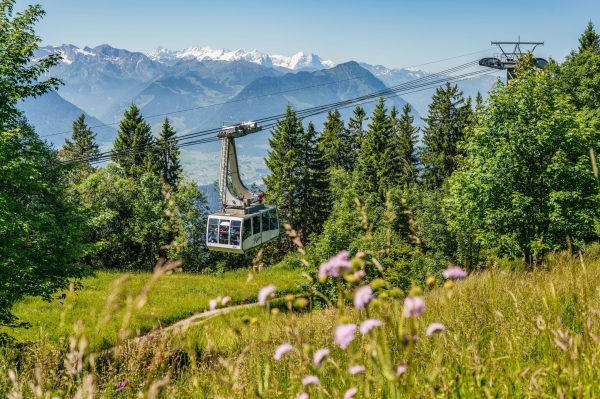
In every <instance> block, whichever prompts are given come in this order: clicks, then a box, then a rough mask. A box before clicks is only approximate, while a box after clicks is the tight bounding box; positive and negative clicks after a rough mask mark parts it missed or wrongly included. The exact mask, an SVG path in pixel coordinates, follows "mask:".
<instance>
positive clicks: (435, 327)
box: [425, 322, 446, 337]
mask: <svg viewBox="0 0 600 399" xmlns="http://www.w3.org/2000/svg"><path fill="white" fill-rule="evenodd" d="M445 330H446V327H444V325H443V324H442V323H438V322H435V323H431V324H430V325H429V326H428V327H427V331H425V335H427V336H428V337H431V336H432V335H433V334H435V333H437V332H442V331H445Z"/></svg>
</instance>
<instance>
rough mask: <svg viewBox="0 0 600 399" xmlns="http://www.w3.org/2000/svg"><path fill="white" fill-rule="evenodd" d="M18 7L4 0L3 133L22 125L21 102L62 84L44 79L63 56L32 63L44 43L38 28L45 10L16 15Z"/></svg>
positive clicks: (0, 49) (0, 28)
mask: <svg viewBox="0 0 600 399" xmlns="http://www.w3.org/2000/svg"><path fill="white" fill-rule="evenodd" d="M14 4H15V1H14V0H0V131H4V130H6V129H9V128H11V127H15V125H16V124H17V123H18V120H19V117H20V112H19V111H18V110H17V102H18V101H19V100H22V99H25V98H27V97H37V96H41V95H42V94H44V93H47V92H48V91H50V90H55V89H57V88H58V86H59V85H60V84H61V81H60V80H59V79H56V78H49V79H43V78H44V76H45V75H46V73H47V72H48V71H49V70H50V68H52V67H53V66H55V65H57V64H58V63H59V62H60V55H59V54H53V55H50V56H48V57H44V58H42V59H38V60H36V61H35V62H32V61H33V57H34V52H35V51H36V50H37V49H38V47H39V43H40V38H39V37H38V36H37V35H36V34H35V31H34V25H35V23H36V22H37V21H39V20H40V19H41V18H42V17H43V16H44V14H45V12H44V10H43V9H42V8H41V6H39V5H34V6H28V7H26V8H25V9H24V10H23V11H21V12H18V13H16V14H14ZM13 16H14V17H13Z"/></svg>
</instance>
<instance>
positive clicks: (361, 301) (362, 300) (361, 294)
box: [354, 285, 373, 309]
mask: <svg viewBox="0 0 600 399" xmlns="http://www.w3.org/2000/svg"><path fill="white" fill-rule="evenodd" d="M372 299H373V290H372V289H371V287H370V286H368V285H364V286H362V287H359V288H358V289H357V290H356V292H355V293H354V307H355V308H356V309H363V308H364V307H365V306H366V305H367V304H368V303H369V302H371V300H372Z"/></svg>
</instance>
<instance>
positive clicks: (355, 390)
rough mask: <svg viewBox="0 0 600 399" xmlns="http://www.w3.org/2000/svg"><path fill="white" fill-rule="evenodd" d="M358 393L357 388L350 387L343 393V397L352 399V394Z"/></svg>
mask: <svg viewBox="0 0 600 399" xmlns="http://www.w3.org/2000/svg"><path fill="white" fill-rule="evenodd" d="M357 393H358V389H357V388H356V387H352V388H350V389H348V390H347V391H346V393H345V394H344V399H354V395H356V394H357Z"/></svg>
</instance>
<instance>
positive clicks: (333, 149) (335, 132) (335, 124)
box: [319, 110, 354, 170]
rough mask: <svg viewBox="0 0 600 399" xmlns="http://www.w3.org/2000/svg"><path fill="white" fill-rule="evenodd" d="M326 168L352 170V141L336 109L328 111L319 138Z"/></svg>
mask: <svg viewBox="0 0 600 399" xmlns="http://www.w3.org/2000/svg"><path fill="white" fill-rule="evenodd" d="M319 149H320V151H321V153H322V154H323V159H324V161H325V164H326V166H327V168H330V169H331V168H341V169H344V170H352V168H353V166H354V165H353V163H352V161H353V159H352V158H353V157H352V142H351V139H350V137H349V134H348V131H347V130H346V128H345V127H344V121H343V120H342V115H341V114H340V112H339V111H338V110H335V111H329V113H328V114H327V120H326V121H325V124H324V125H323V132H322V133H321V139H320V140H319Z"/></svg>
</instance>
